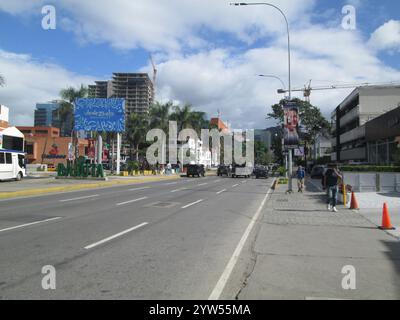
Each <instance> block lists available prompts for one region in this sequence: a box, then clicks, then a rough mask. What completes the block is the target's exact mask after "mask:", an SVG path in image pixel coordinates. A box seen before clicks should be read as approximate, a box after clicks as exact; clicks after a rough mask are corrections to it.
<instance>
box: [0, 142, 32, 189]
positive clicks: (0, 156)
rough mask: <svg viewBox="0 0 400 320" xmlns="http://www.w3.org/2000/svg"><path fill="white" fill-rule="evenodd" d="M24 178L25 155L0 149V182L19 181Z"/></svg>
mask: <svg viewBox="0 0 400 320" xmlns="http://www.w3.org/2000/svg"><path fill="white" fill-rule="evenodd" d="M23 177H26V161H25V153H24V152H20V151H13V150H3V149H0V180H1V181H2V180H13V179H15V180H17V181H21V180H22V178H23Z"/></svg>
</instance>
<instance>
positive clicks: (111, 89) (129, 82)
mask: <svg viewBox="0 0 400 320" xmlns="http://www.w3.org/2000/svg"><path fill="white" fill-rule="evenodd" d="M89 97H90V98H123V99H125V102H126V103H125V107H126V113H127V116H129V115H130V114H131V113H147V112H149V109H150V106H151V105H152V104H153V102H154V86H153V83H152V81H151V80H150V78H149V75H148V74H147V73H114V74H113V78H112V80H110V81H96V84H95V85H91V86H89Z"/></svg>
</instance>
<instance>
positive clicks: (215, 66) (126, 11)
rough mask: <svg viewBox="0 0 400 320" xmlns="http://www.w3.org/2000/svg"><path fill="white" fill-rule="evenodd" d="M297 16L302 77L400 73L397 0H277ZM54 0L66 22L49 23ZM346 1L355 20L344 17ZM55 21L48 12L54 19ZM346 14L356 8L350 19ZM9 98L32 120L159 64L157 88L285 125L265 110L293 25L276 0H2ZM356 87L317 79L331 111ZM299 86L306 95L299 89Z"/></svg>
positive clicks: (297, 66) (238, 117)
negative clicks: (254, 1) (102, 84)
mask: <svg viewBox="0 0 400 320" xmlns="http://www.w3.org/2000/svg"><path fill="white" fill-rule="evenodd" d="M270 3H272V4H274V5H276V6H278V7H279V8H281V10H282V11H283V12H284V13H285V14H286V16H287V19H288V21H289V25H290V37H291V58H292V69H291V73H292V87H293V88H295V89H299V88H302V87H304V85H305V84H306V83H309V81H310V80H312V82H311V83H312V85H314V86H329V85H334V84H344V83H365V82H369V83H386V82H396V83H398V82H400V59H399V54H400V2H399V1H398V0H380V1H377V0H279V1H278V0H271V2H270ZM46 5H52V6H53V7H54V8H55V13H56V16H55V21H56V26H55V29H49V30H45V29H44V28H43V27H42V20H43V19H44V18H45V19H46V12H45V13H44V14H43V13H42V9H43V7H44V6H46ZM345 6H352V7H353V8H354V9H355V17H356V24H355V28H353V29H351V30H349V29H348V28H343V26H342V21H343V19H347V13H343V11H342V10H343V8H344V7H345ZM46 21H47V20H46ZM346 21H347V20H346ZM0 30H2V31H1V33H0V74H2V75H3V76H4V77H5V78H6V86H4V87H0V103H1V104H3V105H6V106H8V107H9V108H10V122H11V124H12V125H33V112H34V109H35V105H36V103H38V102H46V101H50V100H54V99H58V98H59V91H60V90H61V89H63V88H66V87H69V86H75V87H78V86H79V85H80V84H84V85H89V84H92V83H93V82H94V81H95V80H108V79H110V78H111V75H112V73H113V72H148V73H149V74H150V76H151V77H152V68H151V64H150V61H149V54H152V56H153V58H154V60H155V63H156V65H157V69H158V75H157V84H156V87H157V90H156V94H157V96H156V98H157V100H158V101H160V102H167V101H174V102H176V103H181V104H183V103H190V104H192V105H193V107H194V108H195V109H196V110H202V111H205V112H207V114H208V116H209V117H215V116H217V114H218V111H220V112H221V115H222V118H223V120H225V121H227V122H229V124H230V125H231V126H232V127H234V128H241V129H263V128H267V127H269V126H272V125H274V122H273V121H272V120H267V119H266V115H267V113H268V112H270V110H271V105H273V104H275V103H277V102H278V101H279V100H280V99H281V98H282V95H279V94H278V93H277V89H279V88H281V87H282V84H281V83H280V82H279V81H278V80H276V79H274V78H260V77H257V76H256V75H258V74H268V75H274V76H277V77H280V78H281V79H282V81H283V82H284V83H285V85H286V86H288V64H287V31H286V25H285V21H284V19H283V17H282V16H281V14H280V13H279V11H277V10H275V9H274V8H272V7H270V6H240V7H238V6H230V5H229V0H228V1H225V0H168V1H165V0H113V1H111V0H96V1H93V0H56V1H42V0H0ZM351 91H352V89H341V90H327V91H315V92H313V93H312V95H311V103H312V104H314V105H316V106H318V107H319V108H321V111H322V112H323V114H324V115H325V116H326V117H328V118H329V117H330V114H331V112H332V111H333V110H334V108H335V107H336V106H337V105H338V104H339V103H340V102H341V101H342V100H343V99H344V98H345V97H346V96H347V95H348V94H349V93H350V92H351ZM293 95H294V96H298V97H300V98H301V97H302V92H300V91H299V92H297V91H295V92H294V93H293Z"/></svg>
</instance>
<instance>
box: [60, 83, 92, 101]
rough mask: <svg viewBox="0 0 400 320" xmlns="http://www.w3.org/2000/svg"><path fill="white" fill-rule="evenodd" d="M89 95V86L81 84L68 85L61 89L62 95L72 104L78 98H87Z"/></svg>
mask: <svg viewBox="0 0 400 320" xmlns="http://www.w3.org/2000/svg"><path fill="white" fill-rule="evenodd" d="M87 95H88V88H87V87H85V86H84V85H83V84H81V86H80V88H78V89H75V88H74V87H68V88H67V89H63V90H61V91H60V96H61V98H62V99H63V100H65V101H68V102H69V103H70V104H72V103H74V101H75V100H76V99H79V98H86V97H87Z"/></svg>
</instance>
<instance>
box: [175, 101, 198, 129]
mask: <svg viewBox="0 0 400 320" xmlns="http://www.w3.org/2000/svg"><path fill="white" fill-rule="evenodd" d="M192 115H193V113H192V106H191V105H190V104H185V105H184V106H183V107H180V106H175V107H174V112H173V113H172V114H171V117H170V119H171V120H173V121H176V122H177V123H178V131H182V130H183V129H189V128H192V124H193V121H192Z"/></svg>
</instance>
